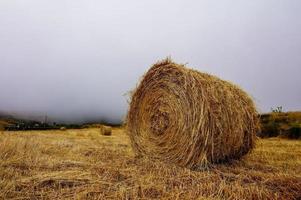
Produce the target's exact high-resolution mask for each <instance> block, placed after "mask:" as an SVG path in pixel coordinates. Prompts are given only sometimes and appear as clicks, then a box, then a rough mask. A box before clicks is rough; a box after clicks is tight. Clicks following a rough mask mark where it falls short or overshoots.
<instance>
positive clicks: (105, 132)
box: [100, 125, 112, 136]
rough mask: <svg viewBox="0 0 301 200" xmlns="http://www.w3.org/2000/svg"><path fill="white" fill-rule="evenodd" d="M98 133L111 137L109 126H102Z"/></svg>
mask: <svg viewBox="0 0 301 200" xmlns="http://www.w3.org/2000/svg"><path fill="white" fill-rule="evenodd" d="M100 133H101V134H102V135H105V136H110V135H112V128H111V127H110V126H105V125H102V126H101V127H100Z"/></svg>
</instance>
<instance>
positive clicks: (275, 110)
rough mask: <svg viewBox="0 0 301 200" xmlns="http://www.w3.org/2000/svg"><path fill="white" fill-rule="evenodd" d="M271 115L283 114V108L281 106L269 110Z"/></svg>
mask: <svg viewBox="0 0 301 200" xmlns="http://www.w3.org/2000/svg"><path fill="white" fill-rule="evenodd" d="M271 110H272V112H273V113H282V112H283V108H282V106H278V107H276V108H271Z"/></svg>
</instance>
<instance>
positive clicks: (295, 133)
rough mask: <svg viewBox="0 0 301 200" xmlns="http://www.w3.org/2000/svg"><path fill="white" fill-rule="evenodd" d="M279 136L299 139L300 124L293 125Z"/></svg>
mask: <svg viewBox="0 0 301 200" xmlns="http://www.w3.org/2000/svg"><path fill="white" fill-rule="evenodd" d="M281 137H283V138H289V139H301V126H300V125H299V124H296V125H293V126H292V127H290V128H289V129H288V130H285V131H283V133H282V134H281Z"/></svg>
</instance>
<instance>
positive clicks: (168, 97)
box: [126, 59, 259, 169]
mask: <svg viewBox="0 0 301 200" xmlns="http://www.w3.org/2000/svg"><path fill="white" fill-rule="evenodd" d="M258 131H259V120H258V113H257V111H256V108H255V105H254V103H253V101H252V99H251V98H250V97H249V96H248V94H247V93H245V92H244V91H243V90H241V89H240V88H239V87H238V86H236V85H234V84H232V83H230V82H227V81H223V80H221V79H219V78H217V77H216V76H213V75H209V74H206V73H201V72H198V71H196V70H192V69H188V68H186V67H185V66H183V65H179V64H176V63H174V62H172V61H171V60H170V59H166V60H163V61H162V62H159V63H157V64H155V65H153V66H152V67H151V68H150V69H149V71H148V72H147V73H146V74H145V75H144V77H143V79H142V81H141V82H140V84H139V86H138V87H137V88H136V90H135V91H134V93H133V95H132V98H131V103H130V108H129V112H128V115H127V121H126V132H127V134H128V135H129V138H130V140H131V144H132V147H133V149H134V150H135V152H136V154H137V155H145V156H148V157H150V158H155V159H159V160H162V161H165V162H169V163H175V164H177V165H179V166H184V167H187V168H191V169H195V168H199V167H206V166H207V165H208V164H211V163H219V162H224V161H228V160H231V159H239V158H240V157H242V156H243V155H245V154H247V153H248V152H249V151H250V150H251V149H252V148H253V147H254V145H255V139H256V133H257V132H258Z"/></svg>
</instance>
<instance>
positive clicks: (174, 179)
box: [0, 128, 301, 200]
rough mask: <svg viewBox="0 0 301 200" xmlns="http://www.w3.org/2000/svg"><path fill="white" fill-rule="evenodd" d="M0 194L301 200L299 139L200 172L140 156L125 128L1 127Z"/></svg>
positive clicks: (260, 146) (266, 142)
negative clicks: (102, 131) (109, 132)
mask: <svg viewBox="0 0 301 200" xmlns="http://www.w3.org/2000/svg"><path fill="white" fill-rule="evenodd" d="M0 199H173V200H175V199H301V140H286V139H280V138H272V139H258V141H257V145H256V148H255V149H254V150H253V151H252V153H251V154H249V155H247V156H245V157H244V158H243V159H242V160H240V161H234V162H232V163H228V164H219V165H215V166H212V167H211V168H208V169H204V170H202V171H191V170H188V169H185V168H180V167H177V166H174V165H170V164H165V163H161V162H159V161H152V160H149V159H147V158H139V157H135V155H134V152H133V151H132V149H131V146H130V142H129V139H128V137H127V135H126V134H125V133H124V130H123V129H121V128H113V134H112V136H103V135H101V134H100V132H99V129H97V128H88V129H79V130H64V131H60V130H56V131H18V132H12V131H11V132H7V131H4V132H2V133H1V132H0Z"/></svg>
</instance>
